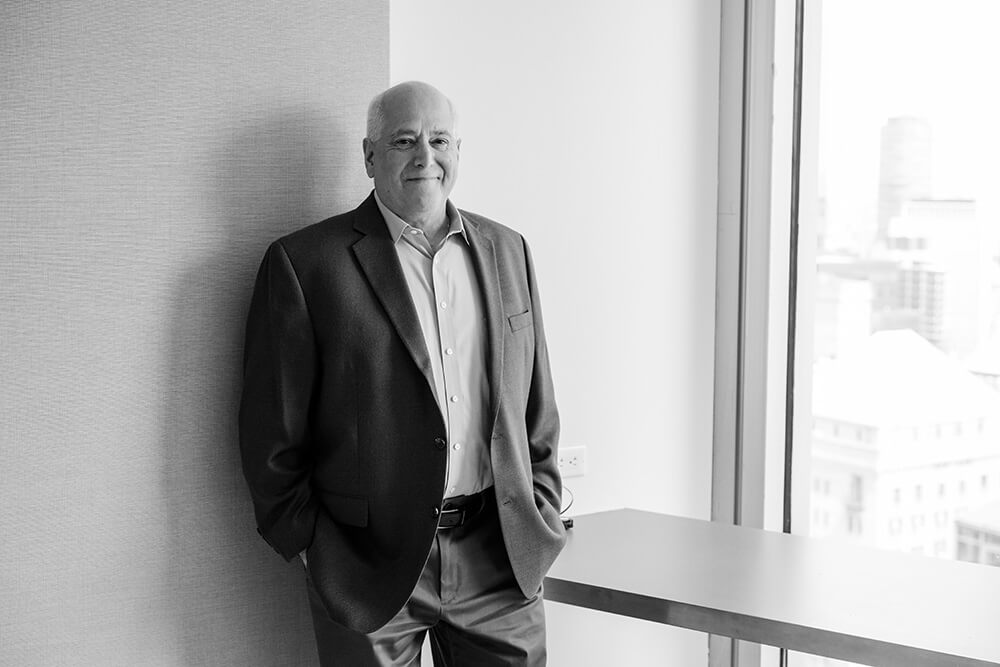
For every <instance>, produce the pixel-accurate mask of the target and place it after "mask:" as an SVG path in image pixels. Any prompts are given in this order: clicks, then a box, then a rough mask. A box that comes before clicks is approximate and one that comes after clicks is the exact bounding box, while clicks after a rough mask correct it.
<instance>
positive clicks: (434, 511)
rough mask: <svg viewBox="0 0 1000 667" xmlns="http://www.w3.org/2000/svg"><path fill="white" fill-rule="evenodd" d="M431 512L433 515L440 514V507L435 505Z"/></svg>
mask: <svg viewBox="0 0 1000 667" xmlns="http://www.w3.org/2000/svg"><path fill="white" fill-rule="evenodd" d="M431 512H432V513H433V514H434V516H438V515H439V514H441V509H440V508H438V507H435V508H434V509H433V510H431Z"/></svg>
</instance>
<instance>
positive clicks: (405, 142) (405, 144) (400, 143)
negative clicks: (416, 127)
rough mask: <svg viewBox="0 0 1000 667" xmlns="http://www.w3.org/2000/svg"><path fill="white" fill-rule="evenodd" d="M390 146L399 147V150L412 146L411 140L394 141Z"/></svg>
mask: <svg viewBox="0 0 1000 667" xmlns="http://www.w3.org/2000/svg"><path fill="white" fill-rule="evenodd" d="M392 145H393V146H399V147H400V148H408V147H409V146H412V145H413V139H396V141H394V142H393V144H392Z"/></svg>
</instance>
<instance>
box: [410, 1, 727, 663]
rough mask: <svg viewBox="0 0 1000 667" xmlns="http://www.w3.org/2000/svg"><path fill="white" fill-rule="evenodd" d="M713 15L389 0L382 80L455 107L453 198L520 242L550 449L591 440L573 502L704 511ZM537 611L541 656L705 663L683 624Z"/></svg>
mask: <svg viewBox="0 0 1000 667" xmlns="http://www.w3.org/2000/svg"><path fill="white" fill-rule="evenodd" d="M719 12H720V7H719V2H717V1H712V2H705V1H703V0H677V1H675V2H670V3H649V2H641V1H640V0H622V1H619V2H614V3H612V2H579V1H572V0H558V1H551V2H545V3H538V2H529V1H528V0H511V1H509V2H505V3H502V4H501V3H457V2H448V1H447V0H396V1H394V2H392V3H391V11H390V44H391V46H390V61H391V68H390V71H391V78H392V81H393V82H399V81H405V80H408V79H423V80H427V81H430V82H431V83H434V84H435V85H437V86H438V87H440V88H441V89H442V90H443V91H445V93H447V94H449V95H450V96H451V97H453V98H454V100H455V101H456V103H457V104H458V106H459V112H460V116H461V119H460V123H461V134H462V136H463V144H462V174H461V176H460V178H459V181H458V185H457V187H456V189H455V191H454V193H453V199H454V201H455V202H456V203H457V204H458V205H459V206H462V207H465V208H468V209H470V210H474V211H477V212H480V213H483V214H484V215H487V216H490V217H493V218H495V219H497V220H500V221H501V222H505V223H506V224H508V225H511V226H514V227H515V228H517V229H519V230H520V231H521V232H523V233H524V234H525V236H526V237H527V239H528V240H529V242H530V243H531V245H532V250H533V253H534V256H535V262H536V264H537V268H538V272H539V282H540V289H541V292H542V300H543V305H544V312H545V322H546V329H547V333H548V339H549V347H550V351H551V356H552V363H553V372H554V375H555V381H556V394H557V399H558V401H559V405H560V410H561V413H562V419H563V438H562V446H564V447H569V446H581V445H582V446H586V447H587V456H588V473H587V475H586V476H584V477H582V478H574V479H569V480H567V484H568V486H569V487H570V488H571V490H572V491H573V493H574V494H575V495H576V504H575V505H574V508H573V510H572V512H571V513H577V512H581V513H584V512H594V511H600V510H606V509H611V508H617V507H624V506H628V507H636V508H641V509H648V510H654V511H661V512H671V513H675V514H682V515H688V516H695V517H700V518H708V515H709V507H710V505H709V494H710V486H711V484H710V480H711V446H712V433H711V430H712V376H713V341H714V328H713V324H714V304H715V228H716V182H717V179H716V170H717V154H718V153H717V149H718V140H717V139H718V94H719V30H720V14H719ZM627 548H628V545H622V549H623V550H627ZM678 548H679V549H683V548H684V545H678ZM692 558H697V554H692ZM548 625H549V653H550V658H551V660H550V664H552V665H553V666H554V667H563V666H566V667H570V666H577V665H612V664H614V665H629V666H630V667H641V666H643V665H662V664H677V665H699V664H705V652H706V650H707V641H706V638H705V635H703V634H699V633H694V632H689V631H685V630H679V629H676V628H668V627H665V626H659V625H655V624H652V623H646V622H642V621H633V620H628V619H621V618H617V617H614V616H610V615H606V614H601V613H599V612H592V611H587V610H581V609H576V608H571V607H568V606H565V605H559V604H549V605H548Z"/></svg>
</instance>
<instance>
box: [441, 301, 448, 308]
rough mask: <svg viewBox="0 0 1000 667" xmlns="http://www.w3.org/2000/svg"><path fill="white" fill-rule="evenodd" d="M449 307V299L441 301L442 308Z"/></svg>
mask: <svg viewBox="0 0 1000 667" xmlns="http://www.w3.org/2000/svg"><path fill="white" fill-rule="evenodd" d="M447 307H448V302H447V301H442V302H441V308H442V309H445V308H447Z"/></svg>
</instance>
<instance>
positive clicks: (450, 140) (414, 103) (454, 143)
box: [362, 81, 462, 232]
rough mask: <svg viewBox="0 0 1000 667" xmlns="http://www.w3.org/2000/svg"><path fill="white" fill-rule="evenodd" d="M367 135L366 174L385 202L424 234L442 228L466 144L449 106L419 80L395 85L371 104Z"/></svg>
mask: <svg viewBox="0 0 1000 667" xmlns="http://www.w3.org/2000/svg"><path fill="white" fill-rule="evenodd" d="M367 134H368V136H367V137H365V140H364V141H363V142H362V146H363V148H364V154H365V171H366V172H367V173H368V176H369V177H371V178H372V179H373V180H374V181H375V192H376V193H377V194H378V196H379V199H380V200H381V201H382V203H383V204H384V205H385V206H387V207H388V208H389V210H391V211H392V212H393V213H395V214H396V215H398V216H399V217H400V218H402V219H403V220H405V221H406V222H408V223H410V224H411V225H415V226H417V227H420V228H422V229H424V231H425V232H427V231H429V230H430V231H433V230H438V229H440V228H441V226H442V225H443V224H444V222H445V219H446V215H445V212H446V204H447V200H448V195H449V194H450V193H451V188H452V187H453V186H454V185H455V179H456V178H457V177H458V155H459V148H460V147H461V143H462V142H461V140H460V139H459V138H458V136H457V135H456V132H455V110H454V108H453V107H452V104H451V101H450V100H449V99H448V98H447V97H445V96H444V95H443V94H442V93H441V91H440V90H438V89H437V88H435V87H434V86H430V85H428V84H426V83H421V82H419V81H408V82H406V83H401V84H399V85H398V86H393V87H392V88H390V89H389V90H387V91H385V92H384V93H382V94H380V95H377V96H376V97H375V99H373V100H372V102H371V105H369V108H368V131H367Z"/></svg>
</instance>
